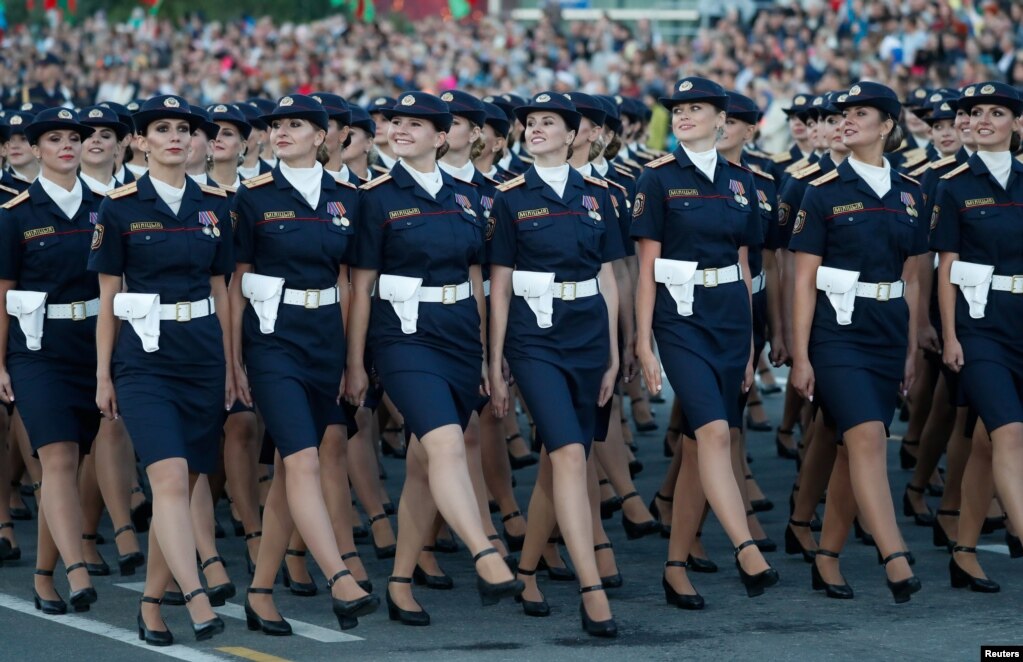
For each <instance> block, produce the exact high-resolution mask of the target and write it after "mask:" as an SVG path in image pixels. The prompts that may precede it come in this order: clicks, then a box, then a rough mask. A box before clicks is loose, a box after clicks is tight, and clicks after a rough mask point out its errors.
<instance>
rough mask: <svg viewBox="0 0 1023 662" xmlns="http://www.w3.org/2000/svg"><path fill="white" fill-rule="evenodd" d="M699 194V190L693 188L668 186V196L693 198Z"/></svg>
mask: <svg viewBox="0 0 1023 662" xmlns="http://www.w3.org/2000/svg"><path fill="white" fill-rule="evenodd" d="M699 195H700V191H699V190H697V189H695V188H670V189H668V197H669V198H695V197H697V196H699Z"/></svg>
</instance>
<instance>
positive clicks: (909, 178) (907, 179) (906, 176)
mask: <svg viewBox="0 0 1023 662" xmlns="http://www.w3.org/2000/svg"><path fill="white" fill-rule="evenodd" d="M899 177H902V178H903V179H905V180H906V181H907V182H910V183H913V184H916V185H917V186H920V181H919V180H916V179H913V178H912V177H910V176H909V175H907V174H905V173H902V172H900V173H899Z"/></svg>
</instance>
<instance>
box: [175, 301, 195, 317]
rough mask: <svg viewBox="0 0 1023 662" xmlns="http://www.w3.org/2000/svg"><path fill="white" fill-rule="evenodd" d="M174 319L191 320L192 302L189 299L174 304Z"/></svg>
mask: <svg viewBox="0 0 1023 662" xmlns="http://www.w3.org/2000/svg"><path fill="white" fill-rule="evenodd" d="M174 321H176V322H191V321H192V303H191V302H190V301H182V302H180V303H176V304H174Z"/></svg>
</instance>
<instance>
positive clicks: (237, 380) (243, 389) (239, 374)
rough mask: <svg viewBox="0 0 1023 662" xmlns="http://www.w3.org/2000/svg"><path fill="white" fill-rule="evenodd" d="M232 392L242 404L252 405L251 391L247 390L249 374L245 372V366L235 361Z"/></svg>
mask: <svg viewBox="0 0 1023 662" xmlns="http://www.w3.org/2000/svg"><path fill="white" fill-rule="evenodd" d="M234 392H235V395H237V397H238V399H239V400H241V401H242V404H243V405H245V406H246V407H252V391H250V390H249V375H248V374H247V373H246V372H245V368H244V367H243V366H242V365H241V364H239V363H236V364H235V366H234Z"/></svg>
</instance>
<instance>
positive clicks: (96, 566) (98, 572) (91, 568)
mask: <svg viewBox="0 0 1023 662" xmlns="http://www.w3.org/2000/svg"><path fill="white" fill-rule="evenodd" d="M82 540H88V541H90V542H95V543H96V544H97V545H98V544H99V542H97V541H98V540H99V536H98V535H96V534H95V533H83V534H82ZM96 556H98V557H99V563H89V562H88V561H86V562H85V569H86V570H87V571H88V572H89V575H90V576H92V577H107V576H109V575H110V566H109V565H107V562H106V560H105V559H104V558H103V555H102V554H100V553H99V549H97V550H96Z"/></svg>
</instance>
